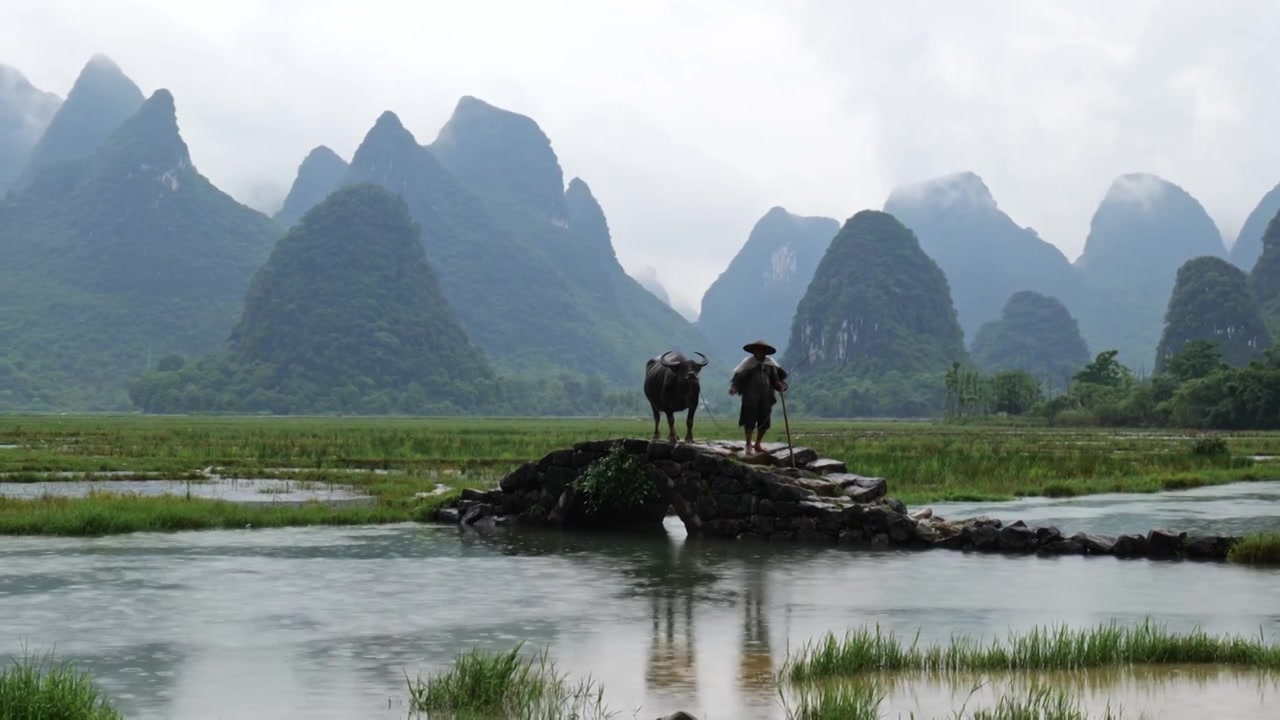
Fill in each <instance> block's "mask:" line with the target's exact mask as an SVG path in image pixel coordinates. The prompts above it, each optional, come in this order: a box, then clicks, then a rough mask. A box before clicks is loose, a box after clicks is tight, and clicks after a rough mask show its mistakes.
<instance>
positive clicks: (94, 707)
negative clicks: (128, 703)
mask: <svg viewBox="0 0 1280 720" xmlns="http://www.w3.org/2000/svg"><path fill="white" fill-rule="evenodd" d="M123 718H124V716H123V715H121V714H120V712H119V711H117V710H116V709H115V708H114V707H112V706H111V704H110V702H109V701H108V700H107V699H106V697H105V696H103V694H102V693H101V691H99V690H98V688H97V687H96V686H95V685H94V683H93V680H92V679H91V678H90V677H89V675H88V674H87V673H82V672H78V671H76V669H75V668H74V667H72V666H71V665H69V664H66V663H58V664H55V663H53V661H52V656H49V657H46V658H34V657H29V656H24V657H22V658H15V659H14V660H13V662H12V664H11V665H9V666H8V667H6V668H4V670H3V671H0V720H123Z"/></svg>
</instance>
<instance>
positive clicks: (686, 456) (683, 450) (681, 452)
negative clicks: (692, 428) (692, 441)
mask: <svg viewBox="0 0 1280 720" xmlns="http://www.w3.org/2000/svg"><path fill="white" fill-rule="evenodd" d="M697 457H698V448H696V447H694V446H692V445H683V444H681V445H676V446H675V447H673V448H671V459H672V460H675V461H676V462H678V463H687V462H693V460H694V459H696V458H697Z"/></svg>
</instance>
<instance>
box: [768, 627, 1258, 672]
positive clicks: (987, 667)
mask: <svg viewBox="0 0 1280 720" xmlns="http://www.w3.org/2000/svg"><path fill="white" fill-rule="evenodd" d="M1197 664H1214V665H1234V666H1239V667H1248V668H1262V669H1267V670H1280V645H1277V644H1273V643H1267V642H1265V641H1264V640H1263V639H1261V638H1257V639H1250V638H1242V637H1217V636H1213V635H1209V634H1207V633H1205V632H1203V631H1201V630H1195V631H1192V632H1190V633H1186V634H1178V633H1172V632H1169V631H1168V630H1166V629H1165V628H1163V627H1161V626H1159V625H1154V624H1152V623H1150V622H1144V623H1143V624H1141V625H1136V626H1132V627H1127V626H1121V625H1116V624H1114V623H1112V624H1107V625H1100V626H1097V627H1093V628H1085V629H1080V630H1071V629H1068V628H1052V629H1050V628H1044V629H1041V628H1037V629H1035V630H1032V631H1030V632H1025V633H1012V634H1010V635H1009V637H1008V638H1007V639H1005V640H1003V641H1002V640H999V639H993V640H991V641H990V642H983V641H982V640H980V639H974V638H970V637H965V636H958V637H955V638H952V641H951V642H950V643H949V644H947V645H925V646H922V645H920V644H918V642H917V641H916V640H913V641H912V642H910V643H905V642H903V641H902V640H901V639H899V638H898V637H897V636H895V635H894V634H893V633H890V632H882V631H881V630H880V628H879V627H876V628H874V629H872V628H859V629H856V630H851V631H849V632H848V633H847V634H846V635H845V636H844V637H843V638H838V637H836V636H835V635H834V634H828V635H827V636H826V637H824V638H823V639H822V640H820V641H818V642H816V643H810V644H808V645H806V646H805V647H803V648H801V649H800V650H799V651H798V652H797V653H796V654H794V655H793V656H791V657H789V658H788V659H787V662H786V664H785V665H784V666H783V669H782V671H781V675H782V677H784V678H785V679H786V680H788V681H790V682H812V681H820V680H828V679H833V678H850V677H856V676H859V675H863V674H866V673H875V672H892V671H925V672H968V671H1000V672H1010V671H1025V670H1032V671H1046V670H1084V669H1090V668H1105V667H1124V666H1132V665H1197Z"/></svg>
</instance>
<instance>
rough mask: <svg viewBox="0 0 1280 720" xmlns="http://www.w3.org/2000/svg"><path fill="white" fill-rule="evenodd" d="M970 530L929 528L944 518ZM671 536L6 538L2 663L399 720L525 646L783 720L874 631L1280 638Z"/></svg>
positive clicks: (1204, 701) (1190, 677)
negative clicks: (829, 644)
mask: <svg viewBox="0 0 1280 720" xmlns="http://www.w3.org/2000/svg"><path fill="white" fill-rule="evenodd" d="M1250 488H1251V489H1252V491H1254V494H1249V493H1245V492H1244V490H1239V488H1237V487H1231V488H1220V489H1219V490H1220V491H1221V493H1222V494H1220V495H1218V496H1217V497H1218V498H1219V499H1218V500H1216V501H1215V500H1212V499H1211V498H1212V497H1214V496H1212V494H1210V495H1207V496H1204V497H1203V498H1202V499H1203V500H1204V501H1205V502H1206V503H1208V504H1209V505H1212V506H1213V507H1214V508H1215V509H1214V510H1213V512H1214V513H1215V514H1217V515H1218V516H1219V517H1217V520H1220V521H1222V522H1226V523H1233V522H1234V523H1238V525H1231V527H1236V526H1241V527H1242V526H1244V525H1245V524H1249V525H1250V526H1252V524H1253V523H1255V520H1256V518H1257V517H1258V516H1259V513H1258V512H1257V507H1256V506H1257V505H1259V504H1264V505H1265V504H1267V503H1269V509H1270V510H1271V511H1272V517H1273V518H1274V517H1276V515H1277V514H1278V513H1276V512H1275V511H1276V510H1280V503H1277V502H1276V500H1277V496H1276V494H1271V495H1267V493H1266V492H1263V493H1262V495H1261V496H1257V491H1259V488H1261V490H1262V491H1268V490H1270V491H1273V492H1274V490H1275V487H1274V486H1272V487H1267V486H1249V488H1245V489H1246V490H1248V489H1250ZM1237 490H1239V491H1240V492H1242V493H1244V494H1243V495H1241V496H1240V497H1238V498H1237V499H1236V500H1234V501H1227V500H1224V499H1222V498H1223V497H1224V496H1225V495H1230V494H1232V493H1235V492H1237ZM1170 495H1173V494H1165V495H1160V496H1145V497H1146V500H1147V502H1148V503H1150V507H1151V508H1153V510H1151V512H1150V513H1147V512H1145V511H1143V510H1142V509H1141V508H1140V507H1137V506H1136V504H1140V503H1138V501H1134V502H1130V501H1128V500H1126V501H1124V503H1123V504H1124V505H1125V506H1126V508H1127V509H1126V510H1125V512H1126V513H1132V515H1131V519H1132V524H1131V525H1126V527H1124V528H1115V529H1114V530H1115V531H1121V530H1139V529H1146V528H1149V527H1152V526H1157V525H1160V524H1170V523H1166V522H1164V520H1165V519H1168V518H1165V519H1161V518H1160V513H1161V512H1165V511H1163V510H1155V508H1163V507H1171V505H1170V503H1174V500H1171V499H1170ZM1108 497H1110V496H1108ZM1178 497H1181V495H1179V496H1178ZM1106 499H1107V498H1089V499H1081V500H1077V501H1053V502H1048V501H1045V502H1043V503H1042V505H1036V504H1035V503H1032V502H1027V503H1023V504H1022V505H1020V506H1014V505H1010V506H1001V507H984V508H983V510H984V511H990V512H991V513H992V514H995V515H997V516H1000V517H1003V518H1006V519H1010V520H1012V519H1015V518H1018V517H1021V518H1024V519H1026V520H1027V521H1028V522H1029V523H1030V522H1032V520H1033V519H1035V518H1033V513H1032V510H1034V509H1035V508H1037V507H1040V508H1041V510H1042V511H1043V515H1044V516H1045V517H1047V518H1050V519H1057V520H1059V521H1060V522H1059V526H1060V527H1061V529H1062V530H1063V531H1064V532H1073V531H1074V530H1076V529H1081V528H1079V527H1075V524H1083V520H1085V519H1087V517H1086V516H1088V517H1098V516H1105V515H1106V514H1107V513H1108V512H1109V510H1108V508H1112V507H1114V506H1115V503H1107V502H1104V501H1105V500H1106ZM1113 499H1114V498H1113ZM1135 503H1136V504H1135ZM1042 506H1043V507H1042ZM1016 507H1017V508H1021V509H1020V510H1018V511H1015V510H1014V508H1016ZM1232 507H1234V508H1235V510H1234V511H1228V510H1226V508H1232ZM1080 508H1094V509H1093V510H1092V511H1091V512H1085V511H1083V510H1080ZM958 509H964V508H961V507H958V506H936V507H935V510H938V512H939V513H940V514H944V515H947V516H948V517H961V516H962V515H961V514H959V513H956V512H954V511H955V510H958ZM944 510H945V512H944ZM1037 512H1040V511H1039V510H1038V511H1037ZM1233 513H1234V517H1226V516H1231V515H1233ZM1077 515H1079V516H1080V517H1077ZM1251 518H1252V519H1251ZM1077 520H1079V521H1081V522H1080V523H1076V521H1077ZM1039 522H1040V521H1039V519H1036V523H1039ZM1277 524H1280V522H1276V521H1273V523H1272V527H1275V526H1276V525H1277ZM667 528H668V532H667V533H666V534H653V535H646V536H624V537H618V536H584V535H571V536H564V535H559V534H555V533H521V532H514V531H512V532H504V531H497V532H490V533H488V534H478V533H475V532H472V531H459V530H458V529H455V528H441V527H430V526H418V525H399V526H383V527H357V528H297V529H278V530H275V529H273V530H245V531H219V532H198V533H175V534H136V535H129V536H117V537H109V538H97V539H61V538H5V539H0V650H2V651H4V652H5V653H6V654H19V653H21V651H22V646H23V644H24V643H25V645H26V647H27V649H28V650H29V651H31V652H45V651H48V650H56V652H57V655H58V656H59V657H62V658H70V659H73V660H75V661H77V662H78V663H79V664H80V665H81V666H82V667H84V668H85V669H88V670H89V671H91V672H92V673H94V675H95V676H96V677H97V678H98V680H99V682H100V683H101V684H102V685H103V686H104V688H105V689H106V690H107V691H108V692H109V693H110V694H111V695H113V696H114V697H115V698H116V699H117V701H118V704H119V705H120V706H121V707H122V709H123V710H125V712H126V716H127V717H129V718H136V719H141V720H151V719H160V718H164V719H166V720H197V719H199V720H204V719H206V718H207V719H213V718H273V719H274V718H281V719H289V720H292V719H294V718H309V719H316V718H332V719H337V718H342V719H344V720H346V719H348V718H374V719H378V718H387V719H390V718H404V717H406V715H407V709H406V707H405V706H404V701H405V697H406V692H405V679H406V677H405V676H406V673H407V674H408V676H409V677H413V676H415V675H417V674H418V673H419V672H422V673H423V674H425V673H427V672H429V671H431V670H435V669H439V668H442V667H444V666H446V665H447V664H448V663H449V661H450V660H451V659H452V658H453V657H454V655H455V654H456V653H458V652H460V651H463V650H466V649H468V648H471V647H473V646H478V647H483V648H489V649H494V650H505V649H509V648H510V647H512V646H513V644H514V643H516V642H517V641H520V640H526V641H528V642H529V643H530V644H532V645H535V646H539V647H547V648H549V651H550V654H551V656H552V657H553V658H554V659H556V660H557V661H558V663H559V665H560V667H561V668H562V669H564V670H568V671H572V672H575V673H588V672H590V673H592V674H593V675H594V676H595V677H596V678H598V679H600V680H601V681H603V683H604V684H605V687H606V694H607V697H608V699H609V703H610V705H611V706H612V707H613V708H614V709H617V710H622V711H624V716H625V717H631V711H632V710H635V709H636V708H637V707H638V708H639V710H638V712H637V714H636V717H640V718H646V719H647V718H654V717H658V716H660V715H665V714H667V713H670V712H674V711H675V710H681V709H683V710H687V711H691V712H693V713H694V714H696V715H697V716H698V717H700V718H704V719H705V718H713V719H714V718H779V717H783V711H782V709H781V707H780V704H779V701H778V697H777V694H776V692H775V690H774V689H773V686H772V685H771V684H770V683H769V681H768V677H767V676H768V674H769V673H770V672H771V671H775V670H777V669H778V668H779V666H780V663H781V661H782V659H783V658H784V657H785V655H786V653H787V648H788V645H790V646H792V647H794V646H796V645H799V644H802V643H804V642H805V641H807V640H809V639H811V638H815V637H819V636H821V635H822V634H823V633H825V632H827V631H829V630H834V631H836V632H843V631H844V630H845V629H846V628H848V627H850V626H855V625H860V624H875V623H879V624H880V625H881V626H884V627H887V628H890V629H893V630H895V631H897V632H899V633H900V634H907V635H913V634H915V633H916V632H917V631H919V632H920V633H921V635H922V637H923V639H925V640H937V641H944V640H946V638H947V637H948V636H949V635H951V634H952V633H969V634H980V635H986V636H991V635H992V634H997V635H1004V634H1005V633H1007V632H1008V631H1009V630H1011V629H1027V628H1029V627H1031V626H1034V625H1037V624H1039V625H1045V624H1059V623H1067V624H1070V625H1087V624H1093V623H1097V622H1100V621H1108V620H1112V619H1114V620H1117V621H1120V622H1124V623H1136V622H1140V621H1141V620H1142V619H1143V618H1144V617H1151V618H1153V619H1155V620H1156V621H1158V622H1161V623H1164V624H1166V625H1168V626H1169V627H1171V628H1174V629H1190V628H1192V627H1194V626H1197V625H1200V626H1202V627H1204V628H1205V629H1207V630H1209V631H1211V632H1232V633H1241V634H1247V635H1254V636H1256V635H1257V634H1258V633H1259V632H1262V633H1264V634H1265V636H1266V637H1267V638H1269V639H1270V638H1275V637H1277V636H1280V571H1276V570H1258V569H1251V568H1242V567H1236V566H1231V565H1226V564H1213V563H1193V562H1150V561H1145V560H1126V561H1122V560H1116V559H1112V558H1081V557H1063V558H1035V557H999V556H989V555H981V554H971V553H960V552H953V551H944V550H936V551H929V552H909V551H896V550H882V551H869V550H862V551H857V552H854V551H845V550H840V549H827V548H804V547H794V546H780V545H762V544H739V543H732V542H714V541H691V540H687V539H686V538H685V537H684V533H683V529H682V528H681V527H680V525H679V522H678V521H676V520H675V519H673V518H672V519H669V520H668V524H667ZM1089 529H1098V530H1112V528H1111V526H1109V525H1105V524H1101V525H1099V526H1098V527H1092V526H1090V528H1089ZM972 682H973V679H961V680H957V681H955V682H950V683H938V682H899V683H897V684H896V685H895V686H894V689H893V692H892V693H891V696H890V699H889V701H888V703H887V705H886V707H885V710H886V712H887V716H889V717H898V714H899V713H907V712H911V711H916V712H917V713H924V714H925V716H927V717H933V716H942V715H944V714H947V713H949V712H950V711H951V710H952V709H955V708H958V707H959V706H960V704H961V703H962V702H964V700H965V697H966V696H967V695H968V693H969V690H970V686H971V685H972ZM1061 682H1062V683H1064V684H1065V685H1066V686H1067V687H1070V688H1072V689H1073V690H1075V691H1078V692H1079V693H1080V694H1081V696H1082V697H1084V698H1085V699H1086V700H1087V701H1088V702H1089V703H1090V704H1091V705H1093V706H1095V707H1100V706H1101V704H1102V703H1104V702H1106V701H1107V700H1108V699H1110V700H1112V701H1113V702H1115V703H1119V704H1122V705H1123V706H1124V707H1125V708H1126V711H1130V710H1134V711H1136V710H1146V711H1147V712H1148V714H1149V716H1151V717H1161V718H1175V719H1177V718H1186V719H1192V718H1194V719H1196V720H1199V719H1201V718H1212V717H1230V718H1237V719H1241V720H1247V719H1249V718H1273V717H1275V715H1274V713H1275V705H1274V702H1275V699H1276V695H1277V692H1278V691H1280V688H1278V687H1277V681H1276V680H1275V679H1274V678H1273V677H1267V676H1262V675H1258V674H1249V673H1246V674H1233V673H1225V672H1208V673H1206V672H1205V671H1203V670H1193V669H1173V670H1168V671H1165V670H1162V671H1160V672H1159V673H1157V674H1155V675H1151V674H1148V675H1138V676H1134V675H1131V674H1124V673H1121V674H1114V673H1113V674H1110V675H1099V674H1093V675H1090V676H1087V678H1084V679H1081V678H1080V677H1079V676H1077V677H1074V678H1063V679H1061ZM1019 687H1022V686H1019ZM971 707H972V704H971ZM917 716H918V717H919V715H917ZM1131 716H1132V717H1136V713H1133V712H1127V714H1126V717H1131Z"/></svg>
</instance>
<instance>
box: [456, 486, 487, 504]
mask: <svg viewBox="0 0 1280 720" xmlns="http://www.w3.org/2000/svg"><path fill="white" fill-rule="evenodd" d="M458 497H459V498H460V499H462V500H466V501H469V502H477V503H482V502H488V501H489V493H487V492H485V491H483V490H476V489H475V488H463V489H462V494H461V495H459V496H458Z"/></svg>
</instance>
